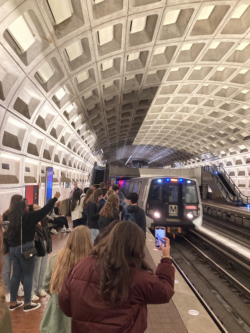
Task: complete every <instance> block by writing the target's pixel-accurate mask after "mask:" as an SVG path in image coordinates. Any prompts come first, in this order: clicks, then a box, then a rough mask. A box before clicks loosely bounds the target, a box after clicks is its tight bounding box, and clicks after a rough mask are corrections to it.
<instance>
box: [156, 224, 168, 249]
mask: <svg viewBox="0 0 250 333" xmlns="http://www.w3.org/2000/svg"><path fill="white" fill-rule="evenodd" d="M164 237H166V228H164V227H156V228H155V247H160V243H161V244H162V245H163V246H166V242H165V239H163V238H164Z"/></svg>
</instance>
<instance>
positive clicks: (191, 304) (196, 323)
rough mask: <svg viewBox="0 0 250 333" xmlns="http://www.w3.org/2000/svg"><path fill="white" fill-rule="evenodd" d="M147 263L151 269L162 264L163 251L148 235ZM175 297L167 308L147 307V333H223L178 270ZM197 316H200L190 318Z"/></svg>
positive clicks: (150, 235) (158, 306)
mask: <svg viewBox="0 0 250 333" xmlns="http://www.w3.org/2000/svg"><path fill="white" fill-rule="evenodd" d="M146 259H147V261H148V263H149V264H150V265H151V267H152V268H156V266H157V265H158V263H159V262H160V260H161V251H159V250H157V249H155V239H154V237H153V235H152V234H151V233H150V232H149V231H147V239H146ZM174 289H175V294H174V296H173V298H172V300H171V301H170V302H169V303H168V304H162V305H149V306H148V328H147V331H146V332H147V333H148V332H150V333H158V332H159V331H160V332H161V333H170V332H171V333H175V332H176V333H177V332H178V333H180V332H188V333H211V332H213V333H219V332H220V330H219V329H218V327H217V326H216V325H215V323H214V322H213V320H212V319H211V317H210V316H209V315H208V313H207V312H206V310H205V309H204V307H203V306H202V304H201V303H200V301H199V300H198V299H197V297H196V296H195V295H194V293H193V291H192V290H191V289H190V288H189V286H188V284H187V283H186V282H185V280H184V279H183V277H182V276H181V275H180V273H179V272H178V271H177V270H175V286H174ZM190 312H191V313H195V314H197V315H191V314H190Z"/></svg>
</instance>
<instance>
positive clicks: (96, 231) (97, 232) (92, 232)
mask: <svg viewBox="0 0 250 333" xmlns="http://www.w3.org/2000/svg"><path fill="white" fill-rule="evenodd" d="M89 230H90V233H91V238H92V243H93V244H94V241H95V239H96V237H97V236H98V235H99V229H89Z"/></svg>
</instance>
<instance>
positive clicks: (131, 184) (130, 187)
mask: <svg viewBox="0 0 250 333" xmlns="http://www.w3.org/2000/svg"><path fill="white" fill-rule="evenodd" d="M133 186H134V182H131V183H130V185H129V191H128V193H131V192H133Z"/></svg>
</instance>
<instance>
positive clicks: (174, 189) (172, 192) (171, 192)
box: [168, 185, 179, 203]
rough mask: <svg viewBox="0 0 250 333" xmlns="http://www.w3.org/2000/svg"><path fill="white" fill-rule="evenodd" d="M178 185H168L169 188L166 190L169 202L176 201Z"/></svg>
mask: <svg viewBox="0 0 250 333" xmlns="http://www.w3.org/2000/svg"><path fill="white" fill-rule="evenodd" d="M178 188H179V187H178V186H176V185H173V186H171V185H170V186H169V190H168V195H169V196H168V200H169V202H171V203H174V202H178Z"/></svg>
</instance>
